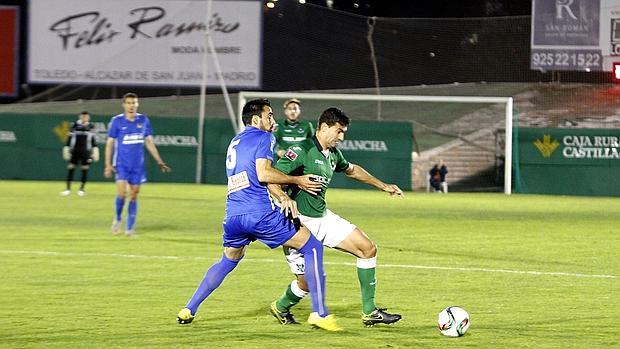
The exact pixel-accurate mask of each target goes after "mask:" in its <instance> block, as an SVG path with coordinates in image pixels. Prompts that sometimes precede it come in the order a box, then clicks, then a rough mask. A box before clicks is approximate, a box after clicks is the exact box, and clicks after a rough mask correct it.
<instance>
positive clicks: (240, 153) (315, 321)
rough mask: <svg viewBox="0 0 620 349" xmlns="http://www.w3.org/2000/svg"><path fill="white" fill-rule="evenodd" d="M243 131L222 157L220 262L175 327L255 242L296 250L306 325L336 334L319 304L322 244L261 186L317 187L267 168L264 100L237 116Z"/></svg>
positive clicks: (289, 206)
mask: <svg viewBox="0 0 620 349" xmlns="http://www.w3.org/2000/svg"><path fill="white" fill-rule="evenodd" d="M242 120H243V124H244V125H245V126H246V128H245V130H244V131H243V132H241V133H240V134H238V135H237V136H235V137H234V138H233V139H232V141H231V142H230V145H229V146H228V151H227V154H226V175H227V177H228V195H227V198H226V216H225V217H224V223H223V228H224V234H223V245H224V255H223V256H222V259H221V260H220V261H219V262H217V263H215V264H214V265H212V266H211V267H210V268H209V270H208V271H207V273H206V274H205V276H204V278H203V279H202V282H201V283H200V285H199V286H198V288H197V289H196V291H195V292H194V295H193V296H192V298H191V299H190V300H189V302H188V303H187V305H186V306H185V308H183V309H181V311H179V313H178V315H177V321H178V322H179V323H180V324H188V323H190V322H192V321H193V320H194V316H195V314H196V311H197V310H198V307H199V306H200V304H201V303H202V302H203V301H204V300H205V299H206V298H207V297H209V295H210V294H211V293H212V292H213V291H214V290H215V289H216V288H218V287H219V286H220V284H221V283H222V281H224V278H225V277H226V276H227V275H228V274H229V273H230V272H231V271H233V269H234V268H235V267H236V266H237V264H238V263H239V261H240V260H241V259H242V258H243V256H244V254H245V249H246V246H247V245H249V244H250V243H251V242H252V241H254V240H259V241H261V242H262V243H264V244H265V245H267V246H269V247H270V248H272V249H273V248H276V247H278V246H290V247H293V248H299V252H301V253H302V254H303V256H304V261H305V263H307V264H306V270H307V272H306V274H307V275H306V277H307V278H308V280H307V281H308V286H309V289H310V296H311V298H312V311H313V312H312V313H311V314H310V316H309V317H308V323H309V324H310V325H313V326H315V327H319V328H323V329H326V330H328V331H340V330H342V328H341V327H340V326H339V325H338V323H337V322H336V320H335V318H334V316H333V315H331V314H329V311H328V310H327V307H326V305H325V275H324V272H323V245H322V244H321V243H320V242H319V241H318V240H317V239H316V238H315V237H314V236H312V234H310V231H308V229H307V228H306V227H304V226H302V225H301V224H300V223H299V220H298V219H296V218H297V214H298V212H297V206H296V204H295V201H293V200H290V199H288V197H287V198H281V200H282V201H281V205H282V207H281V208H278V207H276V206H275V205H274V203H273V201H272V200H271V197H270V195H269V192H268V191H267V186H266V185H267V183H276V184H284V183H294V184H297V185H298V186H300V187H301V188H302V189H303V190H305V191H308V192H310V193H317V192H318V191H320V189H321V184H320V183H319V182H316V181H314V177H313V176H311V175H306V176H300V177H294V176H288V175H285V174H283V173H282V172H280V171H278V170H276V169H274V168H273V167H272V165H271V164H272V161H273V150H274V146H275V137H274V136H273V135H272V134H271V133H270V131H271V130H273V127H274V125H275V120H274V119H273V111H272V109H271V105H270V103H269V101H268V100H266V99H257V100H252V101H249V102H248V103H246V105H245V106H244V107H243V111H242Z"/></svg>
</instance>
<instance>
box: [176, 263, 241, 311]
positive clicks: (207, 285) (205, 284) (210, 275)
mask: <svg viewBox="0 0 620 349" xmlns="http://www.w3.org/2000/svg"><path fill="white" fill-rule="evenodd" d="M239 261H240V260H237V261H233V260H232V259H228V258H226V256H222V259H221V260H220V261H219V262H217V263H215V264H213V265H212V266H211V268H209V270H208V271H207V273H206V274H205V276H204V278H203V279H202V281H201V282H200V285H198V288H197V289H196V291H195V292H194V295H193V296H192V298H191V299H190V300H189V302H187V305H186V306H185V307H186V308H188V309H189V310H190V311H191V312H192V314H196V311H197V310H198V307H199V306H200V304H201V303H202V302H203V301H204V300H205V299H207V297H209V295H210V294H211V292H213V291H214V290H215V289H216V288H218V287H219V286H220V285H221V284H222V281H224V278H225V277H226V275H228V274H229V273H230V272H231V271H233V269H235V267H236V266H237V264H239Z"/></svg>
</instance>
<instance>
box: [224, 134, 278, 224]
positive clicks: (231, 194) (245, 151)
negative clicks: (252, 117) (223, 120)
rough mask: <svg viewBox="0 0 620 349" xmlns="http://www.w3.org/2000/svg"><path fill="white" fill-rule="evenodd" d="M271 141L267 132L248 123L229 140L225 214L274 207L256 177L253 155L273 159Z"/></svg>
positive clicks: (273, 138)
mask: <svg viewBox="0 0 620 349" xmlns="http://www.w3.org/2000/svg"><path fill="white" fill-rule="evenodd" d="M275 144H276V139H275V137H274V136H273V135H272V134H271V133H269V132H267V131H262V130H260V129H258V128H256V127H251V126H248V127H246V128H245V130H244V131H243V132H241V133H240V134H238V135H237V136H235V138H233V139H232V141H231V142H230V145H229V146H228V151H227V152H226V176H227V177H228V196H227V199H226V216H227V217H228V216H235V215H240V214H246V213H252V212H262V211H271V210H273V209H274V204H273V201H271V197H270V196H269V192H268V191H267V186H266V185H265V184H262V183H260V182H259V180H258V175H257V174H256V159H267V160H271V161H273V149H274V146H275Z"/></svg>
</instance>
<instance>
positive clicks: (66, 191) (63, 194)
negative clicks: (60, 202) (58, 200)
mask: <svg viewBox="0 0 620 349" xmlns="http://www.w3.org/2000/svg"><path fill="white" fill-rule="evenodd" d="M70 194H71V190H69V189H67V190H63V191H61V192H60V196H69V195H70Z"/></svg>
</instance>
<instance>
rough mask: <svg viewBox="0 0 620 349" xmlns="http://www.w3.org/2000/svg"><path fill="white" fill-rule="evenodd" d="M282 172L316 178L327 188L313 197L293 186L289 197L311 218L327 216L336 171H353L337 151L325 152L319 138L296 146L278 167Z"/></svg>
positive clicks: (300, 210)
mask: <svg viewBox="0 0 620 349" xmlns="http://www.w3.org/2000/svg"><path fill="white" fill-rule="evenodd" d="M275 167H276V168H277V169H278V170H280V171H282V172H284V173H286V174H291V175H305V174H312V175H315V176H316V177H317V178H318V180H319V182H321V183H322V184H323V188H321V191H320V192H319V193H318V194H317V195H310V194H308V193H307V192H305V191H303V190H301V189H299V188H298V187H297V186H292V187H290V188H289V190H288V194H289V196H290V197H291V198H292V199H294V200H295V201H296V202H297V209H298V210H299V213H301V214H302V215H304V216H308V217H323V216H324V215H325V210H326V203H325V192H326V191H327V187H328V186H329V182H331V180H332V176H333V175H334V172H343V171H346V170H347V169H348V168H349V162H348V161H347V160H346V159H345V158H344V156H343V155H342V153H341V152H340V150H339V149H337V148H329V149H323V148H322V147H321V144H320V143H319V141H318V140H317V139H316V137H315V136H313V137H312V138H308V139H306V140H305V141H303V142H301V143H299V144H297V145H294V146H292V147H290V148H288V150H287V151H286V153H285V154H284V156H283V157H282V158H280V160H278V162H277V163H276V166H275Z"/></svg>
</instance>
